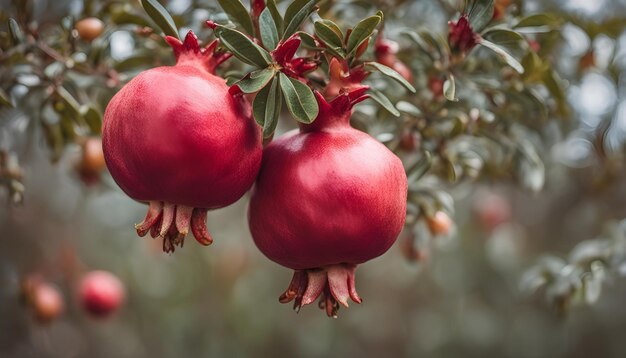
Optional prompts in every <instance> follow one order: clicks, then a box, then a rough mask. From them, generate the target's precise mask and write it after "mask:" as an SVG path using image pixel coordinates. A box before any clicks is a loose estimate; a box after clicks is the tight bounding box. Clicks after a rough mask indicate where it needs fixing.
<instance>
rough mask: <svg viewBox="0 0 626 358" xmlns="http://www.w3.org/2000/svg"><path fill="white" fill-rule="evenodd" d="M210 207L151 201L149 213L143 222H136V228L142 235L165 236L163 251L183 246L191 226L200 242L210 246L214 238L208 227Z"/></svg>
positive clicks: (169, 251)
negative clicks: (207, 219) (207, 218)
mask: <svg viewBox="0 0 626 358" xmlns="http://www.w3.org/2000/svg"><path fill="white" fill-rule="evenodd" d="M207 211H208V209H204V208H193V207H191V206H185V205H175V204H171V203H164V202H161V201H151V202H150V203H149V207H148V213H147V214H146V218H145V219H144V220H143V222H141V223H139V224H136V225H135V229H136V230H137V235H139V236H140V237H144V236H146V234H147V233H148V232H150V236H151V237H152V238H153V239H154V238H156V237H162V238H163V251H164V252H166V253H171V252H174V250H175V246H179V247H181V248H182V247H183V244H184V243H185V236H187V233H188V232H189V229H190V228H191V232H192V234H193V236H194V237H195V238H196V241H198V242H199V243H200V244H202V245H204V246H208V245H210V244H211V243H213V239H212V238H211V235H209V232H208V231H207V227H206V217H207Z"/></svg>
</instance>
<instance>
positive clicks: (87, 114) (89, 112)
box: [80, 105, 102, 134]
mask: <svg viewBox="0 0 626 358" xmlns="http://www.w3.org/2000/svg"><path fill="white" fill-rule="evenodd" d="M80 114H81V115H82V116H83V118H84V119H85V122H86V123H87V125H88V126H89V129H90V130H91V133H93V134H99V133H100V132H101V131H102V115H101V114H100V112H98V110H96V109H95V108H93V107H92V106H87V105H84V106H82V107H81V108H80Z"/></svg>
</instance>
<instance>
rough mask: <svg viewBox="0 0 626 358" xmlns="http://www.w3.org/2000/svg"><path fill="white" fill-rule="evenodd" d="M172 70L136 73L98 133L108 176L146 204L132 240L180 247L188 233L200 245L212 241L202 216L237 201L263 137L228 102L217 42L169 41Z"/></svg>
mask: <svg viewBox="0 0 626 358" xmlns="http://www.w3.org/2000/svg"><path fill="white" fill-rule="evenodd" d="M166 40H167V42H168V43H169V44H170V45H171V46H172V48H173V49H174V53H175V54H176V58H177V62H176V65H175V66H164V67H158V68H154V69H151V70H147V71H144V72H142V73H140V74H139V75H138V76H137V77H135V78H134V79H133V80H131V81H130V82H129V83H128V84H126V85H125V86H124V87H123V88H122V89H121V90H120V91H119V92H118V93H117V94H116V95H115V96H114V97H113V99H112V100H111V102H110V103H109V105H108V107H107V109H106V112H105V115H104V125H103V133H102V144H103V148H104V157H105V160H106V164H107V167H108V168H109V171H110V172H111V175H112V176H113V178H114V179H115V181H116V182H117V183H118V185H119V186H120V187H121V188H122V190H124V191H125V192H126V194H128V195H129V196H130V197H131V198H133V199H135V200H138V201H142V202H147V203H149V204H150V207H149V209H148V214H147V215H146V218H145V220H144V221H143V222H142V223H140V224H138V225H137V226H136V229H137V233H138V234H139V236H145V235H146V234H147V233H148V232H150V234H151V236H152V237H156V236H161V237H163V250H164V251H165V252H173V251H174V246H175V245H179V246H181V247H182V245H183V240H184V237H185V235H186V234H187V232H188V231H189V228H190V227H191V231H192V233H193V235H194V236H195V238H196V239H197V240H198V242H200V243H201V244H203V245H209V244H210V243H211V242H212V238H211V236H210V235H209V233H208V232H207V229H206V214H207V211H208V210H210V209H216V208H221V207H224V206H227V205H230V204H232V203H234V202H235V201H237V200H238V199H239V198H241V196H243V194H244V193H245V192H246V191H247V190H248V189H249V188H250V187H251V186H252V184H253V182H254V179H255V178H256V175H257V173H258V170H259V167H260V164H261V153H262V135H261V130H260V128H259V127H258V126H257V125H256V123H255V122H254V120H253V119H252V115H251V108H250V104H249V102H248V101H247V100H246V99H245V98H244V97H242V96H232V95H230V94H229V92H228V87H227V86H226V82H225V80H224V79H223V78H220V77H218V76H216V75H215V68H216V66H217V65H219V64H220V63H221V62H223V61H224V60H226V59H227V58H228V57H229V55H227V54H222V53H217V52H215V50H216V47H217V44H218V43H217V42H216V41H214V42H212V43H211V44H210V45H209V46H208V47H206V48H200V46H199V44H198V40H197V38H196V36H195V35H194V34H193V33H192V32H191V31H190V32H189V34H188V35H187V37H186V38H185V41H184V43H181V42H180V41H179V40H177V39H175V38H173V37H169V36H168V37H167V38H166Z"/></svg>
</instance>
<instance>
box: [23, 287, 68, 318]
mask: <svg viewBox="0 0 626 358" xmlns="http://www.w3.org/2000/svg"><path fill="white" fill-rule="evenodd" d="M31 290H32V291H30V293H29V295H30V297H29V301H30V304H31V306H32V308H33V310H34V313H35V318H36V319H37V320H38V321H39V322H41V323H49V322H52V321H54V320H55V319H56V318H57V317H59V315H61V313H62V312H63V309H64V307H65V305H64V303H63V297H62V296H61V293H60V292H59V289H58V288H56V286H53V285H51V284H49V283H46V282H37V283H34V284H33V286H32V288H31Z"/></svg>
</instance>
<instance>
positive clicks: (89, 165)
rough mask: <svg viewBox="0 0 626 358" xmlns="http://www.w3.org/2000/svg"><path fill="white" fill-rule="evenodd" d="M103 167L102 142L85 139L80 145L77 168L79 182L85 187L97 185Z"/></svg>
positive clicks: (95, 139)
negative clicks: (85, 185)
mask: <svg viewBox="0 0 626 358" xmlns="http://www.w3.org/2000/svg"><path fill="white" fill-rule="evenodd" d="M105 167H106V164H105V162H104V153H103V152H102V140H101V139H100V138H96V137H92V138H87V139H86V140H85V141H84V142H83V143H82V145H81V158H80V161H79V162H78V167H77V170H78V174H79V175H80V178H81V180H82V181H83V182H84V183H85V184H87V185H92V184H95V183H97V182H98V180H99V178H100V174H102V171H103V170H104V168H105Z"/></svg>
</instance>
